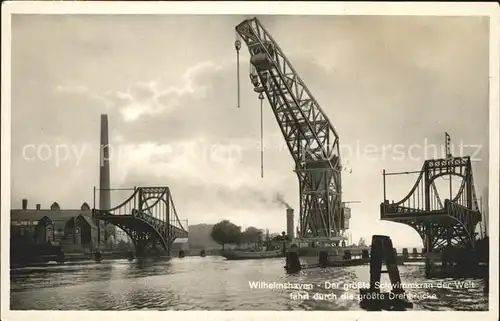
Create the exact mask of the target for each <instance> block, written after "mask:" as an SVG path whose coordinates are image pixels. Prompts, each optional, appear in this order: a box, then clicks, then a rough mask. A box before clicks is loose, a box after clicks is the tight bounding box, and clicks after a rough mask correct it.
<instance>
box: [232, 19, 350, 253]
mask: <svg viewBox="0 0 500 321" xmlns="http://www.w3.org/2000/svg"><path fill="white" fill-rule="evenodd" d="M242 40H243V42H244V43H245V44H246V45H247V47H248V50H249V52H250V81H251V83H252V85H253V87H254V91H255V92H256V93H258V94H259V99H260V101H261V146H262V140H263V138H262V136H263V135H262V101H263V99H264V95H265V96H266V97H267V100H268V101H269V104H270V105H271V109H272V111H273V113H274V115H275V117H276V121H277V122H278V124H279V127H280V129H281V132H282V134H283V136H284V138H285V141H286V144H287V146H288V149H289V151H290V154H291V155H292V157H293V159H294V161H295V170H294V171H295V173H296V174H297V177H298V179H299V193H300V218H299V228H300V229H299V235H298V237H299V238H302V239H328V240H331V241H333V242H335V241H336V242H337V243H338V241H340V240H345V239H346V238H345V237H344V236H342V235H343V232H344V229H343V228H342V226H343V225H344V224H343V221H344V217H343V203H342V200H341V198H342V194H341V193H342V184H341V172H342V166H341V163H340V151H339V136H338V134H337V132H336V131H335V129H334V128H333V126H332V124H331V122H330V120H329V119H328V117H327V116H326V114H325V112H324V111H323V110H322V109H321V107H320V106H319V104H318V102H317V101H316V99H315V98H314V97H313V95H312V94H311V92H310V91H309V89H308V88H307V87H306V85H305V84H304V82H303V81H302V79H301V78H300V77H299V75H298V74H297V72H296V71H295V69H294V68H293V67H292V65H291V64H290V62H289V61H288V59H287V58H286V56H285V54H284V53H283V51H282V50H281V48H280V47H279V46H278V44H277V43H276V42H275V41H274V39H273V38H272V37H271V35H270V34H269V32H268V31H267V30H266V29H265V28H264V26H263V25H262V24H261V22H260V21H259V20H258V19H257V18H252V19H247V20H245V21H243V22H242V23H240V24H239V25H238V26H236V41H235V48H236V53H237V63H238V73H237V76H238V107H239V106H240V97H239V95H240V88H239V86H240V81H239V53H240V49H241V44H242ZM261 176H263V149H261Z"/></svg>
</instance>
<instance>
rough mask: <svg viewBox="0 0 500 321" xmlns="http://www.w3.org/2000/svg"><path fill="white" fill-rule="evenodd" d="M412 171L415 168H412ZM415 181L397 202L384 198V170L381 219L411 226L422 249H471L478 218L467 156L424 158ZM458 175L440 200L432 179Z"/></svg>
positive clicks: (478, 211) (470, 168)
mask: <svg viewBox="0 0 500 321" xmlns="http://www.w3.org/2000/svg"><path fill="white" fill-rule="evenodd" d="M413 173H415V172H413ZM416 173H419V176H418V178H417V182H416V183H415V185H414V186H413V188H412V189H411V190H410V192H409V193H408V195H406V197H404V198H403V199H402V200H400V201H399V202H396V203H394V202H392V203H389V201H388V200H387V198H386V189H385V179H386V176H388V175H398V174H408V172H405V173H386V172H385V170H384V174H383V175H384V202H383V203H382V204H381V205H380V216H381V219H382V220H387V221H393V222H398V223H402V224H406V225H409V226H411V227H413V228H414V229H415V230H416V231H417V232H418V234H419V235H420V237H421V238H422V240H424V246H425V251H426V252H434V251H439V250H441V249H442V248H444V247H450V246H456V247H461V248H468V249H472V248H474V246H475V241H476V234H475V228H476V225H477V224H478V223H479V222H480V221H481V213H480V209H479V206H478V202H477V197H476V192H475V188H474V179H473V175H472V166H471V161H470V158H469V157H468V156H467V157H448V158H445V159H431V160H426V161H425V162H424V165H423V166H422V169H421V170H420V171H418V172H416ZM445 175H447V176H458V177H461V178H462V183H461V185H460V188H459V190H458V192H457V194H456V195H455V196H453V197H451V199H445V200H444V202H443V201H442V200H441V198H440V195H439V193H438V191H437V188H436V185H435V182H434V181H435V180H436V179H437V178H438V177H442V176H445Z"/></svg>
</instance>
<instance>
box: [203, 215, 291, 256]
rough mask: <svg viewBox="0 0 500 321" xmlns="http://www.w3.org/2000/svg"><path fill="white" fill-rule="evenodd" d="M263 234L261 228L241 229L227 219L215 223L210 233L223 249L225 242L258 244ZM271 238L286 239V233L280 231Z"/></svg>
mask: <svg viewBox="0 0 500 321" xmlns="http://www.w3.org/2000/svg"><path fill="white" fill-rule="evenodd" d="M263 235H264V231H263V230H261V229H258V228H256V227H253V226H250V227H248V228H246V229H245V230H244V231H242V230H241V226H238V225H236V224H234V223H231V222H230V221H228V220H223V221H221V222H219V223H217V224H215V225H214V226H213V227H212V232H211V234H210V236H211V237H212V239H213V240H214V241H215V242H217V244H220V245H222V249H223V250H224V245H225V244H252V243H253V244H260V243H261V242H262V241H263ZM272 240H274V241H283V240H286V233H285V232H282V233H281V235H278V236H275V237H274V238H273V239H272Z"/></svg>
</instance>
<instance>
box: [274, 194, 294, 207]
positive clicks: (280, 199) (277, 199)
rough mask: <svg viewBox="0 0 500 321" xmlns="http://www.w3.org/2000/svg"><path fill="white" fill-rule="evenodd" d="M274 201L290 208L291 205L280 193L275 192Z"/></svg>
mask: <svg viewBox="0 0 500 321" xmlns="http://www.w3.org/2000/svg"><path fill="white" fill-rule="evenodd" d="M274 201H275V202H277V203H279V204H281V205H284V206H285V207H286V208H287V209H292V207H291V206H290V205H289V204H288V203H287V202H286V201H285V198H284V197H283V195H282V194H281V193H276V194H275V195H274Z"/></svg>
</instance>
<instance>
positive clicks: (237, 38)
mask: <svg viewBox="0 0 500 321" xmlns="http://www.w3.org/2000/svg"><path fill="white" fill-rule="evenodd" d="M234 47H235V48H236V82H237V86H238V108H240V49H241V40H240V36H239V35H238V33H236V41H235V42H234Z"/></svg>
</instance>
